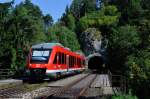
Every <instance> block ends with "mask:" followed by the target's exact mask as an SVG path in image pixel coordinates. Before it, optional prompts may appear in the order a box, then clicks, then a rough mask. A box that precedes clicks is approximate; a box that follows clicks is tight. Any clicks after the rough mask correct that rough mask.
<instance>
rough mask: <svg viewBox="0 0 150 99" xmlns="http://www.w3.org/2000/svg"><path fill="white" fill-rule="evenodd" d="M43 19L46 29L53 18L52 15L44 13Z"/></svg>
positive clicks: (51, 23)
mask: <svg viewBox="0 0 150 99" xmlns="http://www.w3.org/2000/svg"><path fill="white" fill-rule="evenodd" d="M43 20H44V23H45V29H46V30H47V29H48V28H49V27H50V26H52V25H53V18H52V16H50V15H49V14H46V15H45V16H43Z"/></svg>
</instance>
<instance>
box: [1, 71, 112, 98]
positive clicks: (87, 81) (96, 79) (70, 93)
mask: <svg viewBox="0 0 150 99" xmlns="http://www.w3.org/2000/svg"><path fill="white" fill-rule="evenodd" d="M104 78H108V77H105V75H100V74H92V73H86V74H79V75H75V76H71V77H68V78H64V79H60V80H57V81H54V82H50V84H48V85H47V86H44V87H42V88H38V89H36V90H33V91H30V92H27V91H25V90H24V87H23V86H18V87H15V88H7V89H0V99H3V98H19V99H54V98H55V99H58V98H69V99H70V98H72V99H78V98H87V97H91V96H102V95H103V92H105V91H103V90H102V89H104V90H106V92H107V93H108V90H110V89H108V88H107V89H105V88H102V86H103V87H105V86H106V87H109V88H111V86H110V84H109V83H108V81H107V80H108V79H104ZM103 79H104V80H103Z"/></svg>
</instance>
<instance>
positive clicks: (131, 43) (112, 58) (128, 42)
mask: <svg viewBox="0 0 150 99" xmlns="http://www.w3.org/2000/svg"><path fill="white" fill-rule="evenodd" d="M140 43H141V40H140V37H139V33H138V30H137V28H136V27H135V26H129V25H126V26H121V27H119V28H118V29H114V30H113V33H112V34H111V35H110V37H109V44H108V54H109V65H110V64H111V66H113V67H112V68H111V69H112V71H113V72H118V71H117V70H119V71H120V73H122V74H125V73H126V72H125V71H124V70H126V66H125V62H126V59H127V57H128V55H130V54H132V53H136V51H137V50H138V49H137V48H138V46H139V45H140ZM120 66H121V67H120Z"/></svg>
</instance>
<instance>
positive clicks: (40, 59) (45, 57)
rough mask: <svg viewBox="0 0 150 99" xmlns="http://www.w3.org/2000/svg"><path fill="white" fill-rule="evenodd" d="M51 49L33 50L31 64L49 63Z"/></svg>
mask: <svg viewBox="0 0 150 99" xmlns="http://www.w3.org/2000/svg"><path fill="white" fill-rule="evenodd" d="M51 51H52V50H51V49H50V50H48V49H32V57H31V60H30V62H31V63H48V61H49V58H50V55H51Z"/></svg>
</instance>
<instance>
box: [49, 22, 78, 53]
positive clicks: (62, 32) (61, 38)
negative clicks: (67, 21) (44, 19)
mask: <svg viewBox="0 0 150 99" xmlns="http://www.w3.org/2000/svg"><path fill="white" fill-rule="evenodd" d="M48 40H49V41H50V42H59V43H61V44H62V45H64V46H65V47H68V48H70V49H72V50H73V51H76V50H80V45H79V42H78V39H77V37H76V34H75V33H74V32H72V31H71V30H69V29H68V28H67V27H65V26H61V25H60V24H59V23H57V24H55V25H53V26H52V27H50V28H49V30H48Z"/></svg>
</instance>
